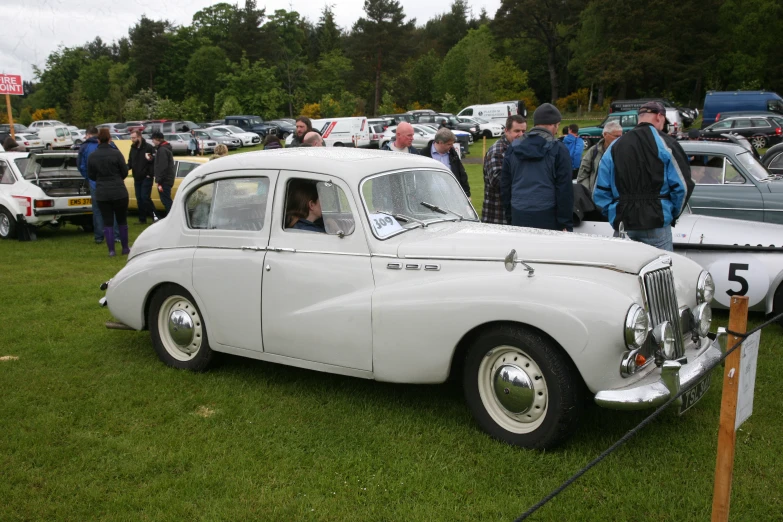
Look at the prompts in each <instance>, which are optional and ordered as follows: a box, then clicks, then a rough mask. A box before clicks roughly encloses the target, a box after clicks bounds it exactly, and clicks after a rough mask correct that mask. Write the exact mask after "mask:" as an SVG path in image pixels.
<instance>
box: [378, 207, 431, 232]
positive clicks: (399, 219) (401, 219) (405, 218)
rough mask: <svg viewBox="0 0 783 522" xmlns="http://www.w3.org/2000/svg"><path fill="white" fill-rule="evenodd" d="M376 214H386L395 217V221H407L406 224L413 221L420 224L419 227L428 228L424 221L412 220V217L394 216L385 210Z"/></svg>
mask: <svg viewBox="0 0 783 522" xmlns="http://www.w3.org/2000/svg"><path fill="white" fill-rule="evenodd" d="M375 213H376V214H386V215H387V216H391V217H393V218H394V219H396V220H398V221H405V222H408V221H413V222H414V223H418V224H419V225H421V226H422V227H425V228H426V226H427V223H425V222H424V221H422V220H420V219H416V218H412V217H410V216H406V215H405V214H392V213H391V212H386V211H385V210H376V211H375Z"/></svg>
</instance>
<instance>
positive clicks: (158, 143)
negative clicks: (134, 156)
mask: <svg viewBox="0 0 783 522" xmlns="http://www.w3.org/2000/svg"><path fill="white" fill-rule="evenodd" d="M152 143H154V144H155V163H154V165H153V173H154V174H155V183H156V184H157V185H158V192H159V193H160V202H161V203H163V207H164V208H165V209H166V214H168V213H169V210H171V189H172V188H173V187H174V153H173V152H172V150H171V145H169V142H167V141H166V140H165V139H164V138H163V133H162V132H160V131H155V132H153V133H152Z"/></svg>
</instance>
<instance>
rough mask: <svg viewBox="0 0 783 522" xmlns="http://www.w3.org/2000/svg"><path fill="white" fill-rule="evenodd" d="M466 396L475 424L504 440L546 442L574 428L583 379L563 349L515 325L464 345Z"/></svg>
mask: <svg viewBox="0 0 783 522" xmlns="http://www.w3.org/2000/svg"><path fill="white" fill-rule="evenodd" d="M463 379H464V380H463V384H464V388H465V399H466V401H467V403H468V406H469V407H470V410H471V412H472V414H473V417H474V418H475V419H476V422H478V424H479V426H481V428H482V429H483V430H484V431H486V432H487V433H489V434H490V435H491V436H492V437H494V438H496V439H499V440H501V441H503V442H506V443H508V444H513V445H515V446H522V447H525V448H532V449H546V448H551V447H554V446H556V445H558V444H559V443H561V442H563V441H564V440H565V439H566V438H568V437H569V436H570V435H571V434H572V433H573V432H574V431H575V429H576V427H577V425H578V423H579V421H580V419H581V415H582V411H583V401H584V389H585V388H584V383H583V381H582V377H581V375H579V372H578V370H577V369H576V367H575V366H574V364H573V362H572V361H571V360H570V359H569V358H568V356H567V355H566V354H565V352H563V350H562V349H561V348H560V347H559V346H558V345H557V344H556V343H554V342H553V341H552V340H551V339H549V338H548V337H546V336H544V335H543V334H541V333H539V332H537V331H535V330H532V329H527V328H524V327H521V326H516V325H504V326H497V327H494V328H492V329H490V330H487V331H486V332H485V333H484V334H482V335H481V336H480V337H479V338H478V339H477V340H476V341H475V342H474V343H473V346H471V348H470V349H469V351H468V355H467V357H466V359H465V367H464V376H463Z"/></svg>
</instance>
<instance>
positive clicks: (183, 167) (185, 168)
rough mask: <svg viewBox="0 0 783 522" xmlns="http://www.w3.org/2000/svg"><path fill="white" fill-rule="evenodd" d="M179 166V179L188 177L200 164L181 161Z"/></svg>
mask: <svg viewBox="0 0 783 522" xmlns="http://www.w3.org/2000/svg"><path fill="white" fill-rule="evenodd" d="M177 163H178V164H179V166H178V167H177V177H178V178H184V177H185V176H187V175H188V174H189V173H190V171H191V170H193V169H195V168H196V167H198V165H199V164H198V163H190V162H188V161H179V162H177Z"/></svg>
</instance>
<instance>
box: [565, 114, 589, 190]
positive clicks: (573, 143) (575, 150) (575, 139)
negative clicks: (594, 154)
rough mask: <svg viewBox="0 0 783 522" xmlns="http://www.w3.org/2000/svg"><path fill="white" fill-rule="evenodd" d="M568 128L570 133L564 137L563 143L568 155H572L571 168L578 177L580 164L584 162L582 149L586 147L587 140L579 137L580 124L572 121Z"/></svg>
mask: <svg viewBox="0 0 783 522" xmlns="http://www.w3.org/2000/svg"><path fill="white" fill-rule="evenodd" d="M566 129H568V134H566V136H565V138H563V145H565V146H566V148H567V149H568V155H569V156H571V169H573V171H574V174H573V176H574V179H576V176H577V174H579V166H580V165H581V163H582V151H583V150H584V149H585V142H584V141H582V138H580V137H579V125H577V124H576V123H572V124H571V125H569V126H568V127H566ZM563 130H565V129H563Z"/></svg>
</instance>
